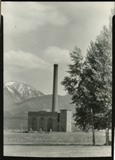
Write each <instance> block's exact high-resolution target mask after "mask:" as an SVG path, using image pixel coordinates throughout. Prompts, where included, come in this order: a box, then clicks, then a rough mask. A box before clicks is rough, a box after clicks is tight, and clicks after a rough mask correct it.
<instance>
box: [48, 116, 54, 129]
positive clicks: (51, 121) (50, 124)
mask: <svg viewBox="0 0 115 160" xmlns="http://www.w3.org/2000/svg"><path fill="white" fill-rule="evenodd" d="M50 129H52V130H53V119H52V118H49V119H48V122H47V130H48V131H50Z"/></svg>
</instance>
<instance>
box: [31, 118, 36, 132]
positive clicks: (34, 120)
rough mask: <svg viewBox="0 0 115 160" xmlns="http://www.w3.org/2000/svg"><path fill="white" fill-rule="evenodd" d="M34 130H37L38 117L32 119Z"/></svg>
mask: <svg viewBox="0 0 115 160" xmlns="http://www.w3.org/2000/svg"><path fill="white" fill-rule="evenodd" d="M32 130H33V131H37V119H36V118H33V119H32Z"/></svg>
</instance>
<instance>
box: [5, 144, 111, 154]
mask: <svg viewBox="0 0 115 160" xmlns="http://www.w3.org/2000/svg"><path fill="white" fill-rule="evenodd" d="M3 149H4V150H3V155H4V156H17V157H18V156H19V157H111V146H37V145H36V146H35V145H4V148H3Z"/></svg>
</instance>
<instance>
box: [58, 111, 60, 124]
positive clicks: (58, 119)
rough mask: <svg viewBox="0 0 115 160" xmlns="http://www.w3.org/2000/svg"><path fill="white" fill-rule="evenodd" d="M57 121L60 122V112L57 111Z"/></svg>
mask: <svg viewBox="0 0 115 160" xmlns="http://www.w3.org/2000/svg"><path fill="white" fill-rule="evenodd" d="M57 121H58V122H60V113H58V118H57Z"/></svg>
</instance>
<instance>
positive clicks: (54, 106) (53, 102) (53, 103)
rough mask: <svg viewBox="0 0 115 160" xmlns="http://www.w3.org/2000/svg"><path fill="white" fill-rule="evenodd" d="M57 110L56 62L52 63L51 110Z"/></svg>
mask: <svg viewBox="0 0 115 160" xmlns="http://www.w3.org/2000/svg"><path fill="white" fill-rule="evenodd" d="M56 111H58V64H54V76H53V97H52V112H56Z"/></svg>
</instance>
